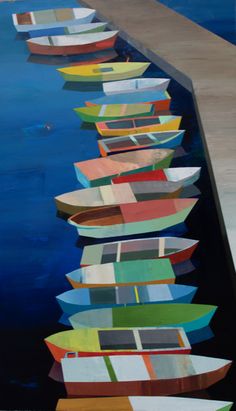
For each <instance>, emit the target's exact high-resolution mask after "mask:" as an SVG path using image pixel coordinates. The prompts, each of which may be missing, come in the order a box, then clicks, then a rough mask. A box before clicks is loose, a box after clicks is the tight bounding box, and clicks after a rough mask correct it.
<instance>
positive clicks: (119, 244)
mask: <svg viewBox="0 0 236 411" xmlns="http://www.w3.org/2000/svg"><path fill="white" fill-rule="evenodd" d="M120 253H121V242H120V241H119V243H118V244H117V253H116V262H117V263H119V262H120Z"/></svg>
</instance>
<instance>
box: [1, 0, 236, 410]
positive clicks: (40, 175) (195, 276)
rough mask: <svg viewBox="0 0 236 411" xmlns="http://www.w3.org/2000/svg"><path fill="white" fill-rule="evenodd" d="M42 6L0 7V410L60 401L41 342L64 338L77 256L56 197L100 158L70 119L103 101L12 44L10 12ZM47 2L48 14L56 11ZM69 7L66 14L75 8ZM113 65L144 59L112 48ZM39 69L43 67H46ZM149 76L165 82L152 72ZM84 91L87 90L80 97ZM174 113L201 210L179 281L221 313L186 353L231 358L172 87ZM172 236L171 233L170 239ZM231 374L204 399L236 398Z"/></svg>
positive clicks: (194, 217)
mask: <svg viewBox="0 0 236 411" xmlns="http://www.w3.org/2000/svg"><path fill="white" fill-rule="evenodd" d="M51 4H52V3H51V2H50V1H48V0H40V1H39V0H34V2H32V1H22V2H17V3H1V4H0V27H1V37H0V52H1V53H0V56H1V58H0V59H1V64H0V87H1V88H0V89H1V96H2V99H1V101H2V106H1V111H0V117H1V121H0V127H1V149H0V152H1V161H0V187H1V191H0V204H1V213H0V218H1V221H0V227H1V238H0V253H1V266H0V279H1V286H0V304H1V310H0V327H1V340H0V341H1V350H0V362H1V365H0V379H1V381H0V409H18V410H23V409H35V410H36V409H41V410H49V409H54V408H55V404H56V401H57V399H58V398H59V397H63V396H64V397H65V391H64V387H63V384H60V383H57V382H55V381H53V380H51V379H50V378H48V373H49V371H50V368H51V366H52V363H53V361H52V358H51V356H50V354H49V353H48V351H47V348H46V346H45V345H44V343H43V339H44V337H46V336H48V335H50V334H52V333H55V332H57V331H61V330H63V326H62V325H61V324H59V323H58V320H59V318H60V316H61V312H60V309H59V307H58V306H57V303H56V301H55V295H57V294H59V293H61V292H63V291H65V290H67V289H70V286H69V284H68V283H67V281H66V279H65V273H67V272H69V271H71V270H73V269H75V268H77V267H78V265H79V262H80V256H81V252H82V247H83V246H84V244H92V243H93V240H90V239H87V240H86V239H79V241H78V237H77V234H76V231H75V230H74V229H73V227H71V226H69V225H68V224H67V223H66V222H65V221H63V220H62V219H59V218H57V217H56V209H55V206H54V201H53V198H54V196H55V195H58V194H61V193H63V192H66V191H71V190H73V189H76V188H78V187H79V184H78V183H77V181H76V178H75V173H74V170H73V167H72V163H73V162H75V161H80V160H85V159H89V158H93V157H97V156H98V155H99V151H98V148H97V144H96V138H97V135H96V132H95V130H94V129H86V128H85V127H82V126H81V123H80V121H79V119H78V117H76V115H75V114H74V112H73V111H72V108H73V107H78V106H81V105H83V104H84V101H85V100H88V97H89V100H91V99H92V98H95V97H100V96H101V95H102V93H101V92H100V91H98V90H95V89H94V88H93V87H90V86H91V85H88V88H87V89H85V90H84V91H81V88H80V91H79V88H77V89H76V87H71V86H70V85H67V87H65V86H64V83H63V81H62V78H61V77H60V75H59V74H58V73H57V72H56V68H57V67H59V66H60V64H59V65H58V66H53V65H52V64H51V63H52V61H48V62H49V63H50V64H49V65H47V64H37V63H33V62H32V59H31V61H30V62H28V61H27V60H28V57H29V54H28V51H27V47H26V44H25V42H24V41H23V40H22V39H21V38H19V36H17V35H16V32H15V29H14V27H13V25H12V22H11V17H10V15H11V13H13V12H19V11H24V10H33V9H35V10H36V9H40V8H49V7H51ZM64 5H65V3H64V1H62V0H54V2H53V6H54V7H60V6H64ZM75 5H76V3H75V2H73V1H69V2H67V6H75ZM117 52H118V54H119V60H125V59H126V58H127V57H129V58H130V60H131V61H135V60H136V61H145V58H144V57H143V56H142V55H141V54H140V53H138V52H137V51H136V50H134V49H133V48H132V47H131V46H129V45H127V44H125V43H124V42H123V41H122V40H119V41H118V43H117ZM44 62H45V63H46V61H44ZM147 76H150V77H151V76H157V77H158V76H161V77H166V74H165V73H164V72H162V71H160V70H159V69H158V68H157V67H155V66H154V65H152V66H151V67H150V69H149V70H148V72H147ZM88 90H90V91H88ZM169 90H170V93H171V95H172V96H173V103H172V110H173V113H176V114H182V115H183V116H184V119H183V123H182V127H183V128H186V130H187V133H186V137H185V140H184V149H185V150H186V152H187V153H189V154H188V155H186V156H184V157H180V158H179V159H176V160H175V161H174V163H173V166H178V165H182V166H183V165H186V166H188V165H189V166H191V165H192V166H202V167H203V171H202V177H201V179H200V181H199V184H198V187H199V188H200V190H201V191H202V197H201V200H200V202H199V205H198V206H197V207H196V209H195V211H194V212H193V213H192V214H191V216H190V217H189V218H188V220H187V225H186V227H185V231H186V230H187V231H186V232H185V233H184V235H185V236H189V237H191V238H196V239H200V244H201V245H200V247H199V249H198V251H197V253H196V255H195V261H194V263H195V264H196V266H197V269H196V270H195V271H194V272H193V273H192V274H190V275H186V276H185V277H184V278H181V282H182V283H186V284H193V285H197V286H199V291H198V293H197V296H196V299H195V302H199V303H209V304H217V305H219V310H218V313H217V314H216V316H215V318H214V320H213V323H212V328H213V332H214V333H215V338H214V339H211V340H209V341H208V342H205V343H202V344H197V345H195V346H194V349H193V352H194V353H199V354H203V355H204V354H205V355H212V356H220V357H225V358H231V359H232V358H233V357H234V356H235V349H234V347H235V342H236V341H235V335H234V331H233V329H232V324H233V322H234V318H235V316H234V315H235V300H234V296H233V291H232V282H231V278H230V268H231V266H230V261H228V260H227V258H226V252H225V248H224V243H223V240H222V236H221V233H220V229H219V220H218V216H217V213H216V206H215V202H214V199H213V195H212V189H211V185H210V180H209V175H208V171H207V165H206V161H205V156H204V151H203V147H202V142H201V138H200V134H199V128H198V124H197V120H196V116H195V113H194V107H193V102H192V96H191V95H190V93H188V92H187V91H186V90H185V89H184V88H182V87H181V86H180V85H178V84H177V83H176V82H175V81H172V83H171V86H170V89H169ZM173 234H176V235H179V234H180V233H179V232H176V233H173ZM234 381H235V371H234V369H232V371H231V373H230V374H229V375H228V377H227V378H226V379H225V380H224V381H223V382H221V383H219V384H217V385H216V386H215V387H214V388H212V389H211V390H209V392H208V394H207V395H210V396H212V397H213V398H215V399H226V400H231V399H233V398H234V397H235V392H234V391H235V390H234V383H233V382H234Z"/></svg>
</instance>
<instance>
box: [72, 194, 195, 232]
mask: <svg viewBox="0 0 236 411" xmlns="http://www.w3.org/2000/svg"><path fill="white" fill-rule="evenodd" d="M197 201H198V200H197V199H195V198H176V199H168V200H150V201H140V202H138V203H129V204H120V205H119V206H107V207H101V208H92V209H91V210H86V211H81V212H79V213H77V214H75V215H73V216H72V217H69V219H68V223H69V224H71V225H73V226H75V227H76V229H77V231H78V234H79V235H80V236H85V237H92V238H108V237H117V236H126V235H134V234H141V233H152V232H154V231H162V230H165V229H167V228H169V227H173V226H176V225H178V224H180V223H183V222H184V221H185V219H186V218H187V217H188V215H189V213H190V212H191V210H192V209H193V207H194V206H195V204H196V203H197Z"/></svg>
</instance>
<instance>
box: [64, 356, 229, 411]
mask: <svg viewBox="0 0 236 411" xmlns="http://www.w3.org/2000/svg"><path fill="white" fill-rule="evenodd" d="M61 364H62V371H63V379H64V382H65V386H66V390H67V394H68V396H70V397H85V396H91V395H92V396H97V397H103V396H113V395H114V396H124V395H149V396H152V395H172V394H181V393H183V392H191V391H199V390H202V389H206V388H208V387H210V386H211V385H212V384H215V383H216V382H218V381H220V380H221V379H223V378H224V377H225V376H226V374H227V372H228V370H229V368H230V366H231V361H229V360H224V359H219V358H212V357H202V356H198V355H188V354H183V355H178V354H166V355H158V354H152V355H132V356H130V357H129V361H127V356H126V355H114V356H104V357H92V358H79V357H75V358H69V357H67V358H63V359H62V360H61ZM174 410H175V407H174ZM199 410H200V408H199ZM181 411H182V410H181ZM189 411H190V410H189ZM191 411H192V410H191Z"/></svg>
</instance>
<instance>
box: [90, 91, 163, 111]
mask: <svg viewBox="0 0 236 411" xmlns="http://www.w3.org/2000/svg"><path fill="white" fill-rule="evenodd" d="M170 102H171V97H170V95H169V93H168V92H167V91H141V92H140V93H122V94H114V96H113V95H111V96H104V97H99V98H96V99H94V100H91V101H86V102H85V104H86V106H88V107H90V106H95V105H104V104H105V105H108V104H138V103H149V104H150V103H152V104H155V108H156V111H167V110H169V109H170Z"/></svg>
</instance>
